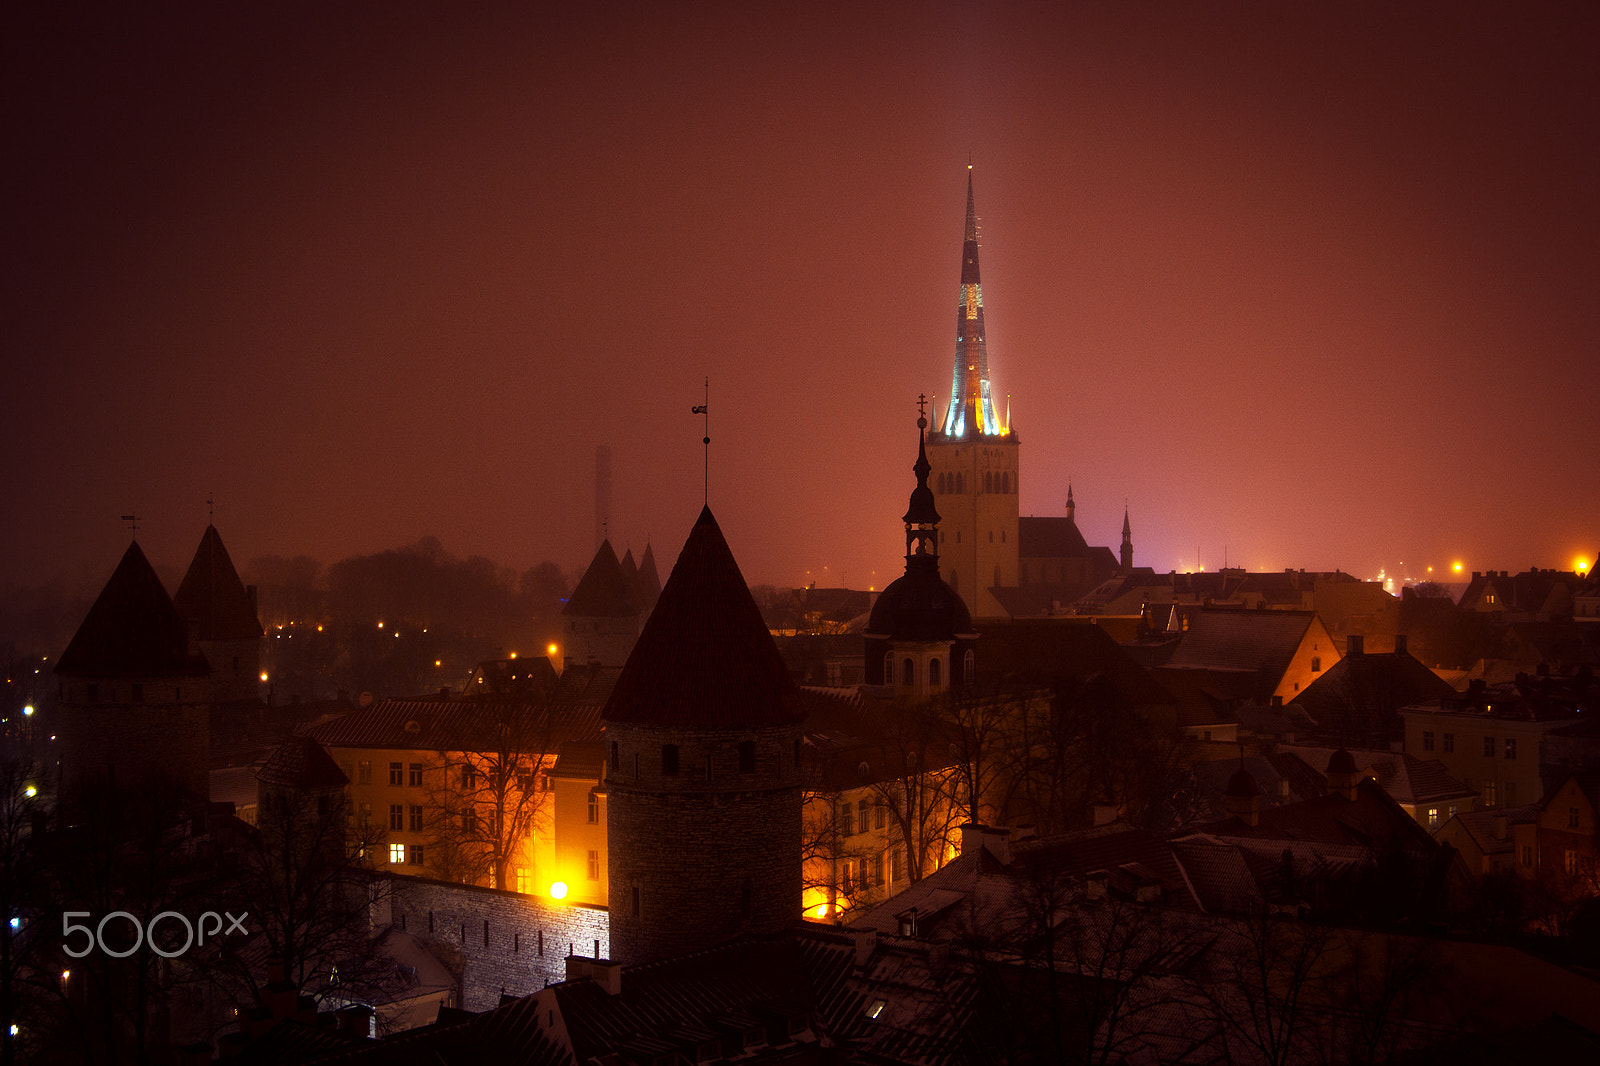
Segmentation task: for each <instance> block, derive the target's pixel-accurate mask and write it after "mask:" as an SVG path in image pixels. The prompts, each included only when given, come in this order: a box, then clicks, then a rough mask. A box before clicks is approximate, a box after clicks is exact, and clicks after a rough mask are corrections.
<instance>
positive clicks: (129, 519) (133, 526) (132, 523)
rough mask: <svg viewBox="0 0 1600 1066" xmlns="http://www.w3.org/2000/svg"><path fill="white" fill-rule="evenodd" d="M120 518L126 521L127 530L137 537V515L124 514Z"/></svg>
mask: <svg viewBox="0 0 1600 1066" xmlns="http://www.w3.org/2000/svg"><path fill="white" fill-rule="evenodd" d="M122 520H123V521H124V522H126V523H128V532H129V533H132V534H133V535H134V536H136V537H137V536H138V535H139V516H138V515H136V514H125V515H123V516H122Z"/></svg>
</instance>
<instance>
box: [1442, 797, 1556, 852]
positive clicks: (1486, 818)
mask: <svg viewBox="0 0 1600 1066" xmlns="http://www.w3.org/2000/svg"><path fill="white" fill-rule="evenodd" d="M1502 818H1504V819H1505V825H1506V835H1505V836H1504V837H1497V836H1495V825H1496V823H1498V822H1499V821H1500V819H1502ZM1455 820H1456V821H1457V822H1458V823H1460V825H1461V828H1462V829H1464V830H1466V833H1467V835H1468V836H1470V837H1471V838H1472V842H1473V843H1474V844H1476V845H1477V846H1478V850H1479V851H1481V852H1483V853H1484V854H1485V855H1488V854H1492V853H1494V852H1507V851H1510V850H1511V847H1512V844H1513V843H1514V841H1515V839H1516V834H1514V833H1513V832H1511V827H1512V826H1514V825H1524V824H1526V823H1528V822H1536V821H1538V820H1539V805H1538V804H1537V803H1529V804H1526V805H1525V806H1522V807H1485V808H1482V809H1481V810H1476V811H1462V812H1461V813H1460V814H1458V815H1456V817H1455Z"/></svg>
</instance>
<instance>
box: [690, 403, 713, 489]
mask: <svg viewBox="0 0 1600 1066" xmlns="http://www.w3.org/2000/svg"><path fill="white" fill-rule="evenodd" d="M689 413H690V414H695V415H700V416H702V417H703V418H704V419H705V436H703V437H701V438H700V443H701V444H703V445H705V449H706V468H705V484H704V487H703V488H702V490H701V492H702V496H703V498H702V499H701V501H700V502H701V503H703V504H705V505H706V506H707V507H709V506H711V379H710V378H709V377H708V378H706V402H705V403H702V404H697V405H696V406H694V407H691V408H689Z"/></svg>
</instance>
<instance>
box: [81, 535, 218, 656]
mask: <svg viewBox="0 0 1600 1066" xmlns="http://www.w3.org/2000/svg"><path fill="white" fill-rule="evenodd" d="M55 670H56V673H58V674H65V675H66V676H68V677H133V678H138V677H193V676H203V675H205V674H209V673H210V672H211V671H210V668H209V667H208V666H207V665H206V662H205V659H203V658H201V657H200V656H199V655H190V654H189V637H188V632H187V629H186V627H185V626H184V624H183V618H182V617H181V616H180V615H179V614H178V611H177V608H175V607H173V606H172V599H171V597H169V596H168V595H167V590H166V588H165V587H164V586H163V585H162V584H161V579H160V578H159V577H157V576H156V572H155V570H154V569H152V568H151V566H150V561H149V560H148V559H146V558H145V555H144V552H143V551H141V550H140V549H139V545H138V542H137V541H135V542H133V543H131V544H129V545H128V550H127V551H126V552H125V553H124V554H123V556H122V561H121V562H120V563H118V564H117V568H116V570H115V571H113V572H112V574H111V578H110V580H108V581H107V582H106V585H105V588H103V589H101V590H100V596H99V598H98V599H96V600H95V601H94V606H92V607H90V608H89V613H88V614H87V615H86V616H85V617H84V619H83V624H82V625H80V626H79V627H78V632H77V633H76V634H75V635H74V636H73V638H72V642H71V643H69V644H68V645H67V650H66V651H64V652H62V653H61V658H60V659H59V660H58V661H57V662H56V666H55Z"/></svg>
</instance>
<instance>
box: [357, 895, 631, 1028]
mask: <svg viewBox="0 0 1600 1066" xmlns="http://www.w3.org/2000/svg"><path fill="white" fill-rule="evenodd" d="M389 880H390V883H391V885H392V889H393V891H392V894H391V895H390V897H389V899H388V901H387V902H388V906H387V914H384V913H375V914H374V915H373V920H374V922H375V924H380V925H381V924H385V922H392V923H393V924H394V926H395V927H396V928H399V929H403V930H405V931H406V932H408V933H411V934H413V935H415V936H420V937H423V938H431V939H432V940H434V941H436V942H438V943H440V944H441V945H443V946H445V947H446V949H447V950H446V951H445V952H443V953H442V954H445V955H447V956H458V959H459V963H460V966H459V969H460V981H461V1006H462V1007H463V1008H464V1009H466V1010H469V1011H483V1010H489V1009H491V1008H493V1007H496V1006H498V1005H499V1004H500V996H501V995H502V994H504V995H509V996H525V995H528V994H529V993H531V992H537V991H538V990H539V989H541V988H543V987H544V986H545V985H547V984H554V983H556V982H559V981H564V980H566V977H567V972H566V957H567V956H568V955H586V956H589V957H599V958H606V957H608V956H609V954H610V950H611V933H610V922H609V917H608V915H607V913H606V909H605V908H604V907H595V906H591V905H588V904H581V903H580V904H572V905H567V904H562V903H558V902H555V901H552V900H549V899H546V898H545V897H543V896H524V895H519V894H518V893H516V892H504V891H500V890H498V889H492V888H478V887H476V886H473V885H457V884H451V883H448V882H444V881H428V880H424V879H422V878H417V877H391V878H390V879H389Z"/></svg>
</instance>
